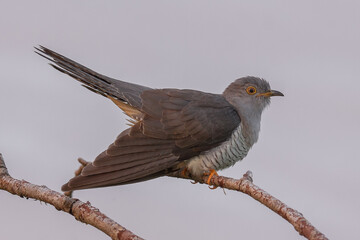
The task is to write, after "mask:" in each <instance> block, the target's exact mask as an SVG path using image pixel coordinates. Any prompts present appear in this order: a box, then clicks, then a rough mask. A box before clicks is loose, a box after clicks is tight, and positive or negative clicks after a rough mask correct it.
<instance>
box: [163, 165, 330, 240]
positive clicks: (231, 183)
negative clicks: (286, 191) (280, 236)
mask: <svg viewBox="0 0 360 240" xmlns="http://www.w3.org/2000/svg"><path fill="white" fill-rule="evenodd" d="M170 176H171V177H177V178H185V179H192V180H195V181H196V182H198V183H202V184H206V182H207V180H208V176H203V177H202V178H200V179H194V178H192V177H191V176H190V175H189V173H188V172H186V173H185V174H184V173H183V172H175V173H173V174H172V175H170ZM209 185H212V186H213V187H221V188H226V189H229V190H234V191H238V192H242V193H245V194H247V195H249V196H250V197H252V198H253V199H255V200H257V201H259V202H260V203H262V204H263V205H265V206H266V207H268V208H270V209H271V210H272V211H274V212H275V213H277V214H278V215H280V216H281V217H283V218H284V219H286V220H287V221H288V222H289V223H290V224H292V225H293V226H294V228H295V230H296V231H298V233H299V234H300V235H302V236H304V237H306V238H307V239H309V240H326V239H328V238H327V237H326V236H325V235H324V234H323V233H321V232H320V231H319V230H317V229H316V228H315V227H314V226H313V225H311V223H310V222H309V221H308V220H306V218H304V216H303V215H302V214H301V213H300V212H298V211H296V210H295V209H292V208H290V207H288V206H287V205H286V204H284V203H283V202H281V201H280V200H279V199H277V198H275V197H273V196H271V195H270V194H269V193H267V192H266V191H264V190H262V189H261V188H260V187H258V186H256V185H255V184H253V179H252V172H251V171H247V172H246V173H245V174H244V175H243V177H242V178H240V179H233V178H228V177H223V176H217V175H214V176H213V177H212V178H211V179H210V183H209Z"/></svg>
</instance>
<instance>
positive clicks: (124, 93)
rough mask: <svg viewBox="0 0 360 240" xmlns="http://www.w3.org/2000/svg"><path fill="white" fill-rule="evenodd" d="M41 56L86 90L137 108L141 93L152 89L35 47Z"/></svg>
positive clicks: (46, 49)
mask: <svg viewBox="0 0 360 240" xmlns="http://www.w3.org/2000/svg"><path fill="white" fill-rule="evenodd" d="M35 49H36V50H37V51H35V52H36V53H37V54H39V55H40V56H42V57H44V58H46V59H48V60H49V61H50V62H51V63H50V65H51V66H52V67H54V68H55V69H57V70H59V71H60V72H62V73H65V74H67V75H69V76H71V77H72V78H74V79H76V80H77V81H79V82H81V83H82V84H84V86H85V87H86V88H88V89H89V90H91V91H94V92H96V93H99V94H101V95H103V96H106V97H107V96H110V97H113V98H115V99H119V100H121V101H124V102H126V103H128V104H130V105H131V106H133V107H135V108H140V107H141V96H140V95H141V93H142V92H143V91H145V90H149V89H151V88H148V87H145V86H141V85H137V84H133V83H128V82H124V81H120V80H117V79H113V78H110V77H107V76H105V75H102V74H99V73H97V72H95V71H93V70H91V69H89V68H87V67H85V66H83V65H81V64H79V63H77V62H75V61H73V60H71V59H69V58H67V57H65V56H63V55H61V54H59V53H57V52H54V51H52V50H50V49H48V48H46V47H43V46H39V47H35Z"/></svg>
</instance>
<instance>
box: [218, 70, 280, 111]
mask: <svg viewBox="0 0 360 240" xmlns="http://www.w3.org/2000/svg"><path fill="white" fill-rule="evenodd" d="M223 95H224V97H225V98H226V100H228V101H229V102H230V103H231V104H232V105H233V106H234V107H235V108H236V109H237V110H238V111H239V112H242V111H246V112H254V113H256V112H257V113H260V114H261V112H262V111H263V110H264V108H265V107H266V106H268V105H269V104H270V97H273V96H284V94H282V93H281V92H279V91H275V90H271V88H270V84H269V83H268V82H267V81H265V80H264V79H261V78H257V77H243V78H239V79H237V80H235V81H234V82H233V83H231V84H230V85H229V86H228V87H227V88H226V89H225V91H224V93H223Z"/></svg>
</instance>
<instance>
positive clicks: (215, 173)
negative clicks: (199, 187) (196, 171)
mask: <svg viewBox="0 0 360 240" xmlns="http://www.w3.org/2000/svg"><path fill="white" fill-rule="evenodd" d="M207 175H209V177H208V179H207V181H206V183H207V184H208V185H210V181H211V178H212V177H213V176H214V175H216V176H219V175H218V174H217V172H216V171H215V170H214V169H211V170H210V172H205V173H204V176H207ZM209 188H210V189H211V190H214V189H216V188H217V187H216V186H211V187H210V186H209Z"/></svg>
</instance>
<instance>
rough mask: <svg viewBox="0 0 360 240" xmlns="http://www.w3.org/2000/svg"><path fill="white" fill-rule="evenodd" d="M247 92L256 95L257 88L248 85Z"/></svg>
mask: <svg viewBox="0 0 360 240" xmlns="http://www.w3.org/2000/svg"><path fill="white" fill-rule="evenodd" d="M246 92H247V93H248V94H249V95H254V94H255V93H256V88H255V87H253V86H250V87H247V88H246Z"/></svg>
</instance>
